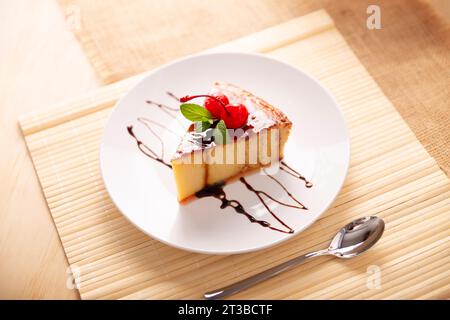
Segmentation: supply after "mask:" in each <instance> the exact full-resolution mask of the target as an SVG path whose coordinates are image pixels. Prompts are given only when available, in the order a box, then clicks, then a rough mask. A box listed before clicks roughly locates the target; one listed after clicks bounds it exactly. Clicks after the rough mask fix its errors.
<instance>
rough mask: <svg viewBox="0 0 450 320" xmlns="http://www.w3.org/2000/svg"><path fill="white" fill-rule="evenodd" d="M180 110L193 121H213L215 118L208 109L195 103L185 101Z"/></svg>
mask: <svg viewBox="0 0 450 320" xmlns="http://www.w3.org/2000/svg"><path fill="white" fill-rule="evenodd" d="M180 111H181V113H182V114H183V116H184V117H185V118H186V119H188V120H190V121H192V122H197V121H201V122H210V123H211V122H212V119H213V117H212V115H211V113H210V112H209V111H208V110H206V109H205V108H203V107H202V106H199V105H198V104H195V103H183V104H182V105H181V106H180Z"/></svg>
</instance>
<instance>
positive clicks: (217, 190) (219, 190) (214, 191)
mask: <svg viewBox="0 0 450 320" xmlns="http://www.w3.org/2000/svg"><path fill="white" fill-rule="evenodd" d="M167 94H168V95H169V96H170V97H172V98H173V99H175V100H176V101H178V102H179V100H178V98H177V97H176V96H175V95H174V94H173V93H171V92H167ZM146 103H148V104H151V105H154V106H156V107H158V108H159V109H161V110H162V111H163V112H165V113H166V114H167V115H169V116H170V117H172V118H174V119H175V118H177V115H176V114H174V113H175V112H178V111H179V109H178V108H173V107H170V106H168V105H165V104H161V103H158V102H154V101H151V100H147V101H146ZM137 120H138V121H139V122H140V123H142V124H143V125H144V126H145V127H146V128H147V129H148V130H149V131H150V132H151V133H152V135H154V136H155V137H156V139H157V140H158V141H159V143H160V145H161V155H160V156H158V154H157V153H156V152H155V151H154V150H152V149H151V148H149V147H148V146H147V145H146V144H145V143H144V142H142V141H141V140H139V139H138V138H137V137H136V135H135V134H134V131H133V126H132V125H130V126H127V131H128V134H129V135H130V136H131V137H132V138H133V139H134V140H135V141H136V144H137V146H138V148H139V150H140V151H141V152H142V153H143V154H145V155H146V156H147V157H149V158H150V159H152V160H155V161H157V162H159V163H161V164H163V165H165V166H166V167H168V168H170V169H172V165H171V164H170V163H167V162H165V160H164V141H163V139H162V138H161V137H160V136H159V135H158V134H157V133H156V131H155V129H154V128H152V125H155V126H158V127H160V128H163V129H165V130H166V131H168V132H170V133H171V134H173V135H175V136H177V137H179V138H180V139H182V137H181V136H180V135H179V134H178V133H176V132H174V131H172V130H170V129H168V128H167V127H166V126H164V125H162V124H160V123H158V122H156V121H154V120H151V119H148V118H145V117H139V118H137ZM280 169H281V170H283V171H285V172H286V173H288V174H289V175H291V176H293V177H295V178H297V179H300V180H302V181H304V183H305V186H306V187H307V188H311V187H312V186H313V185H312V183H311V182H309V181H308V180H307V179H306V178H305V177H304V176H303V175H301V174H300V173H299V172H297V171H296V170H294V169H293V168H291V167H290V166H289V165H287V164H286V163H285V162H284V161H281V162H280ZM264 172H265V173H266V175H267V177H269V178H270V179H272V180H273V181H275V182H276V183H277V184H278V185H279V186H280V187H281V188H282V189H283V190H284V191H285V192H286V194H287V195H288V196H289V197H290V198H291V199H292V200H293V201H295V202H296V203H297V205H294V204H288V203H285V202H282V201H280V200H277V199H275V198H273V197H272V196H271V195H269V194H268V193H267V192H265V191H263V190H256V189H255V188H254V187H253V186H252V185H251V184H250V183H249V182H248V181H247V180H246V179H245V178H244V177H241V178H240V179H239V181H240V182H241V183H243V184H244V185H245V186H246V188H247V189H248V190H249V191H251V192H253V193H254V194H255V195H256V196H257V197H258V199H259V201H260V202H261V203H262V204H263V205H264V207H265V208H266V210H267V211H268V212H269V213H270V214H271V215H272V217H274V218H275V219H276V220H277V221H278V222H279V223H280V224H281V225H283V226H284V227H285V228H286V229H287V230H282V229H279V228H277V227H274V226H272V225H271V224H270V223H269V222H268V221H265V220H259V219H257V218H255V217H254V216H252V215H251V214H250V213H248V212H247V211H246V210H245V208H244V207H243V206H242V204H241V203H240V202H239V201H237V200H233V199H232V200H229V199H227V196H226V193H225V191H224V190H223V187H224V186H225V183H224V182H221V183H217V184H214V185H211V186H207V187H205V188H204V189H202V190H200V191H198V192H197V193H196V194H195V195H196V196H197V198H205V197H213V198H216V199H218V200H220V201H221V202H222V204H221V205H220V208H221V209H225V208H227V207H231V208H233V209H234V210H235V211H236V212H237V213H239V214H242V215H244V216H245V217H246V218H247V219H248V220H249V221H250V222H251V223H257V224H259V225H260V226H262V227H265V228H269V229H271V230H275V231H278V232H281V233H287V234H292V233H294V230H293V229H292V228H291V227H289V226H288V225H287V224H286V223H285V222H283V221H282V220H281V219H280V218H279V217H278V216H277V215H276V214H275V213H274V212H273V211H272V210H271V209H270V207H269V206H268V205H267V203H266V201H265V200H264V198H263V196H265V197H267V198H269V199H270V200H272V201H274V202H276V203H278V204H280V205H282V206H285V207H289V208H295V209H300V210H308V208H306V207H305V206H304V205H303V204H302V203H301V202H300V201H298V200H297V199H296V198H295V197H294V196H293V195H292V193H290V192H289V191H288V190H287V188H286V187H285V186H284V185H283V184H282V183H281V182H280V181H279V180H278V179H276V178H275V177H274V176H272V175H269V174H267V172H266V171H265V170H264Z"/></svg>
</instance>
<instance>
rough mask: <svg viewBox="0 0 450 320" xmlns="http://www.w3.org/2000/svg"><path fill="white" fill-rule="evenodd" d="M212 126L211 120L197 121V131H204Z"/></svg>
mask: <svg viewBox="0 0 450 320" xmlns="http://www.w3.org/2000/svg"><path fill="white" fill-rule="evenodd" d="M209 127H211V122H209V121H203V122H202V121H198V122H196V123H195V132H203V131H205V130H206V129H208V128H209Z"/></svg>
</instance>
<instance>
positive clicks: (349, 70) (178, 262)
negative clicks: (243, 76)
mask: <svg viewBox="0 0 450 320" xmlns="http://www.w3.org/2000/svg"><path fill="white" fill-rule="evenodd" d="M228 49H232V50H242V51H255V52H264V53H266V54H267V55H269V56H271V57H274V58H276V59H280V60H283V61H286V62H288V63H290V64H292V65H294V66H296V67H298V68H301V69H302V70H304V71H306V72H308V73H310V74H311V75H313V76H314V77H316V78H317V79H319V80H320V81H321V83H322V84H323V85H324V86H326V87H327V88H328V89H329V90H330V91H331V92H332V93H333V95H334V96H335V98H336V99H337V101H338V103H339V104H340V106H341V108H342V111H343V113H344V115H345V118H346V121H347V124H348V126H349V129H350V134H351V140H352V158H351V166H350V170H349V175H348V178H347V181H346V183H345V186H344V188H343V190H342V191H341V193H340V196H339V197H338V198H337V200H336V201H335V203H334V205H333V206H332V208H331V209H329V210H328V211H327V212H326V213H325V214H324V215H323V216H322V218H321V219H320V220H318V221H317V222H316V223H315V224H314V225H313V226H312V227H310V228H309V229H307V230H306V231H304V232H303V233H301V234H300V235H298V236H296V237H294V238H292V239H290V240H289V241H287V242H285V243H283V244H281V245H278V246H276V247H274V248H270V249H267V250H263V251H259V252H254V253H248V254H242V255H233V256H211V255H202V254H193V253H189V252H185V251H181V250H178V249H174V248H171V247H168V246H166V245H164V244H162V243H160V242H158V241H156V240H153V239H151V238H149V237H148V236H146V235H145V234H143V233H141V232H140V231H138V230H137V229H136V228H135V227H134V226H133V225H131V224H130V223H129V222H128V221H127V220H126V219H125V218H123V217H122V215H121V214H120V213H119V212H118V210H117V209H116V208H115V207H114V205H113V204H112V202H111V200H110V199H109V197H108V194H107V192H106V190H105V188H104V187H103V184H102V180H101V177H100V171H99V163H98V160H99V159H98V156H99V144H100V139H101V133H102V128H103V126H104V124H105V121H106V117H107V116H108V114H109V112H110V111H111V108H112V107H113V105H114V103H115V102H116V101H117V99H118V98H119V97H121V96H122V95H123V94H124V93H125V92H127V91H128V90H129V89H130V88H131V87H132V86H133V85H134V84H135V83H136V82H137V81H138V80H139V79H140V78H141V77H142V75H140V76H136V77H134V78H130V79H126V80H123V81H121V82H118V83H116V84H112V85H109V86H106V87H103V88H100V89H98V90H96V91H94V92H91V93H90V94H88V95H86V96H84V97H82V98H79V99H77V100H75V101H71V102H67V103H64V104H62V105H60V106H58V107H56V108H52V109H51V110H49V111H47V112H39V113H37V114H32V115H27V116H24V117H23V118H21V120H20V125H21V127H22V130H23V133H24V136H25V139H26V142H27V145H28V148H29V151H30V154H31V156H32V159H33V162H34V165H35V168H36V171H37V174H38V176H39V179H40V182H41V185H42V189H43V191H44V195H45V198H46V199H47V203H48V206H49V209H50V212H51V215H52V217H53V219H54V221H55V225H56V227H57V229H58V232H59V236H60V238H61V242H62V245H63V247H64V250H65V252H66V255H67V259H68V261H69V263H70V266H71V268H72V270H73V272H74V273H75V274H76V275H78V276H79V278H78V279H79V291H80V295H81V297H82V298H83V299H115V298H123V299H132V298H139V299H140V298H154V299H156V298H160V299H169V298H194V299H196V298H201V296H202V293H203V292H204V291H206V290H209V289H213V288H216V287H217V286H222V285H225V284H229V283H232V282H234V281H236V280H239V279H242V278H244V277H247V276H249V275H252V274H255V273H257V272H260V271H262V270H265V269H266V268H269V267H271V266H274V265H276V264H278V263H280V262H283V261H286V260H288V259H290V258H292V257H294V256H295V255H297V254H298V253H303V252H306V251H309V250H314V249H317V248H321V247H323V246H326V245H327V243H328V241H329V239H331V237H332V236H333V235H334V234H335V232H336V231H337V229H338V228H339V227H340V226H341V225H343V224H344V223H345V222H348V221H350V220H352V219H354V218H356V217H360V216H363V215H378V216H381V217H383V219H385V221H386V231H385V234H384V236H383V237H382V239H381V240H380V242H379V244H377V246H376V247H374V248H373V249H372V250H371V251H370V252H368V253H367V254H365V255H362V256H360V257H358V258H355V259H351V260H338V259H332V258H319V259H316V260H313V261H311V262H308V263H306V264H304V265H303V266H301V267H299V268H296V269H295V270H292V271H289V272H286V273H284V274H282V275H280V276H278V277H276V278H274V279H271V280H269V281H266V282H264V283H262V284H259V285H257V286H255V287H253V288H251V289H249V290H247V291H245V292H242V293H240V294H237V295H235V296H234V297H233V298H243V299H245V298H274V299H281V298H294V299H298V298H326V299H327V298H352V299H356V298H419V299H422V298H449V297H450V281H449V279H450V270H449V265H450V264H449V262H450V261H449V252H448V243H449V239H450V237H449V236H450V234H449V233H450V232H449V230H450V221H449V212H450V201H449V196H450V184H449V180H448V178H447V177H446V176H445V175H444V173H443V172H442V171H440V170H439V168H438V166H437V165H436V162H435V161H434V160H433V159H432V158H431V157H430V156H429V155H428V154H427V152H426V151H425V150H424V148H423V147H422V145H421V144H420V143H419V142H418V141H417V140H416V138H415V136H414V134H413V133H412V132H411V131H410V129H409V128H408V126H407V125H406V124H405V122H404V121H403V120H402V118H401V117H400V116H399V114H398V113H397V111H396V110H395V109H394V107H393V106H392V104H391V102H390V101H389V100H388V99H387V98H386V97H385V96H384V94H383V93H382V91H381V90H380V88H379V87H378V86H377V85H376V83H375V82H374V81H373V79H372V78H371V77H370V76H369V74H368V73H367V71H366V70H365V69H364V67H363V66H362V65H361V64H360V63H359V61H358V59H357V58H356V57H355V55H354V54H353V53H352V52H351V50H350V49H349V47H348V45H347V44H346V43H345V41H344V40H343V38H342V36H341V35H340V34H339V32H338V31H337V30H336V29H335V27H334V24H333V22H332V20H331V19H330V18H329V16H328V15H327V14H326V13H325V12H324V11H317V12H314V13H311V14H309V15H307V16H304V17H300V18H296V19H294V20H291V21H289V22H287V23H284V24H281V25H278V26H276V27H273V28H270V29H267V30H264V31H262V32H260V33H257V34H253V35H251V36H248V37H245V38H243V39H239V40H237V41H234V42H231V43H228V44H225V45H223V46H221V47H220V49H216V50H228ZM378 280H379V281H378Z"/></svg>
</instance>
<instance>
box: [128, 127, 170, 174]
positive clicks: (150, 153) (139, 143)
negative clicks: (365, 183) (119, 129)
mask: <svg viewBox="0 0 450 320" xmlns="http://www.w3.org/2000/svg"><path fill="white" fill-rule="evenodd" d="M127 131H128V134H129V135H130V136H132V137H133V139H134V140H135V141H136V144H137V146H138V148H139V150H141V152H142V153H143V154H145V155H146V156H147V157H149V158H150V159H153V160H156V161H158V162H160V163H162V164H163V165H165V166H166V167H168V168H170V169H172V165H171V164H170V163H167V162H165V161H164V159H163V158H161V157H159V156H158V155H157V154H156V152H154V151H153V150H152V149H150V148H149V147H148V146H147V145H145V143H143V142H142V141H141V140H139V139H138V138H137V137H136V135H135V134H134V131H133V126H128V127H127Z"/></svg>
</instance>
